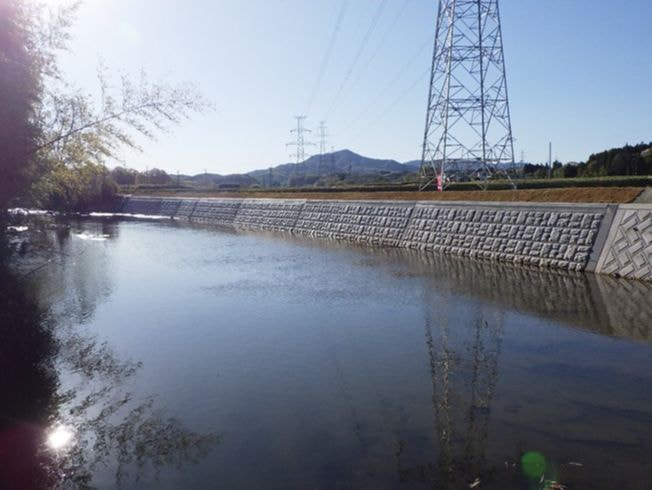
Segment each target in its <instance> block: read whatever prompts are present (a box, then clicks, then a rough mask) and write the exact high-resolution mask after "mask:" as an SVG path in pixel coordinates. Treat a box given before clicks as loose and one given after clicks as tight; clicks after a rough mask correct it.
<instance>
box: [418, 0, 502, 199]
mask: <svg viewBox="0 0 652 490" xmlns="http://www.w3.org/2000/svg"><path fill="white" fill-rule="evenodd" d="M513 167H514V142H513V138H512V125H511V121H510V114H509V102H508V97H507V82H506V76H505V58H504V53H503V37H502V30H501V25H500V15H499V11H498V0H439V14H438V16H437V25H436V28H435V46H434V50H433V56H432V69H431V75H430V90H429V94H428V108H427V113H426V125H425V131H424V137H423V149H422V156H421V171H420V176H419V177H420V181H419V186H420V188H421V189H424V188H426V187H428V186H429V185H430V184H431V183H432V182H433V181H436V182H437V184H438V185H437V187H438V188H439V189H443V188H444V187H445V186H446V185H447V183H448V182H449V181H450V180H454V179H458V180H459V179H465V178H468V177H471V178H473V179H474V180H477V181H478V182H479V183H480V184H482V183H484V182H486V179H489V178H491V177H492V176H495V175H496V174H497V173H501V174H504V175H505V176H506V177H507V178H508V179H509V174H508V172H507V170H512V169H513Z"/></svg>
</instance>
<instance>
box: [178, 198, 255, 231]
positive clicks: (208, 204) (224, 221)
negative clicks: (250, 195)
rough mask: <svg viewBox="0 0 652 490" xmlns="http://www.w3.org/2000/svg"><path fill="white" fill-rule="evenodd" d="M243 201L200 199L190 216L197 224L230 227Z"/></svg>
mask: <svg viewBox="0 0 652 490" xmlns="http://www.w3.org/2000/svg"><path fill="white" fill-rule="evenodd" d="M242 201H243V199H200V200H199V201H198V202H197V203H196V205H195V207H194V209H193V211H192V214H191V216H190V220H191V221H194V222H197V223H207V224H212V225H219V226H231V225H233V222H234V220H235V217H236V215H237V213H238V210H239V209H240V205H241V204H242Z"/></svg>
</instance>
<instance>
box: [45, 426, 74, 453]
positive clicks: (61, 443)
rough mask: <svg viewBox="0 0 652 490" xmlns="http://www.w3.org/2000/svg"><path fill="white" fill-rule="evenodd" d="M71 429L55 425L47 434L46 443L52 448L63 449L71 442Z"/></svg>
mask: <svg viewBox="0 0 652 490" xmlns="http://www.w3.org/2000/svg"><path fill="white" fill-rule="evenodd" d="M72 436H73V433H72V431H71V430H70V429H69V428H67V427H63V426H60V427H57V428H55V429H54V430H53V431H52V432H50V434H49V435H48V439H47V444H48V446H50V447H51V448H52V449H63V448H64V447H66V446H68V445H69V444H70V443H71V442H72Z"/></svg>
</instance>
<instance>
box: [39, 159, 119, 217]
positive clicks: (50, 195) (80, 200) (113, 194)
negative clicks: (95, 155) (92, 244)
mask: <svg viewBox="0 0 652 490" xmlns="http://www.w3.org/2000/svg"><path fill="white" fill-rule="evenodd" d="M116 199H118V186H117V184H116V183H115V182H114V181H113V179H112V178H111V175H110V174H109V171H108V170H107V168H106V167H105V166H104V165H98V164H95V163H85V164H83V165H77V166H74V167H68V166H66V165H57V166H55V167H54V168H53V169H52V170H50V171H49V172H48V173H47V174H45V175H44V176H43V177H41V178H40V179H39V180H38V181H37V182H36V183H35V184H34V185H33V186H32V189H31V202H30V205H32V206H35V207H38V208H41V209H50V210H55V211H88V210H102V209H110V208H111V207H112V205H113V204H114V203H115V201H116Z"/></svg>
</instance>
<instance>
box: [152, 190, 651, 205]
mask: <svg viewBox="0 0 652 490" xmlns="http://www.w3.org/2000/svg"><path fill="white" fill-rule="evenodd" d="M642 191H643V188H642V187H569V188H562V189H523V190H506V191H447V192H416V191H403V192H319V191H315V192H264V191H256V192H219V193H218V192H210V191H208V192H201V191H194V192H183V193H175V192H169V191H168V192H166V191H164V190H160V191H156V192H152V193H148V194H147V195H149V196H176V197H241V198H242V197H246V198H271V199H324V200H336V199H340V200H389V201H391V200H397V201H513V202H516V201H518V202H586V203H613V204H620V203H628V202H632V201H633V200H634V199H636V197H638V195H639V194H640V193H641V192H642Z"/></svg>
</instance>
